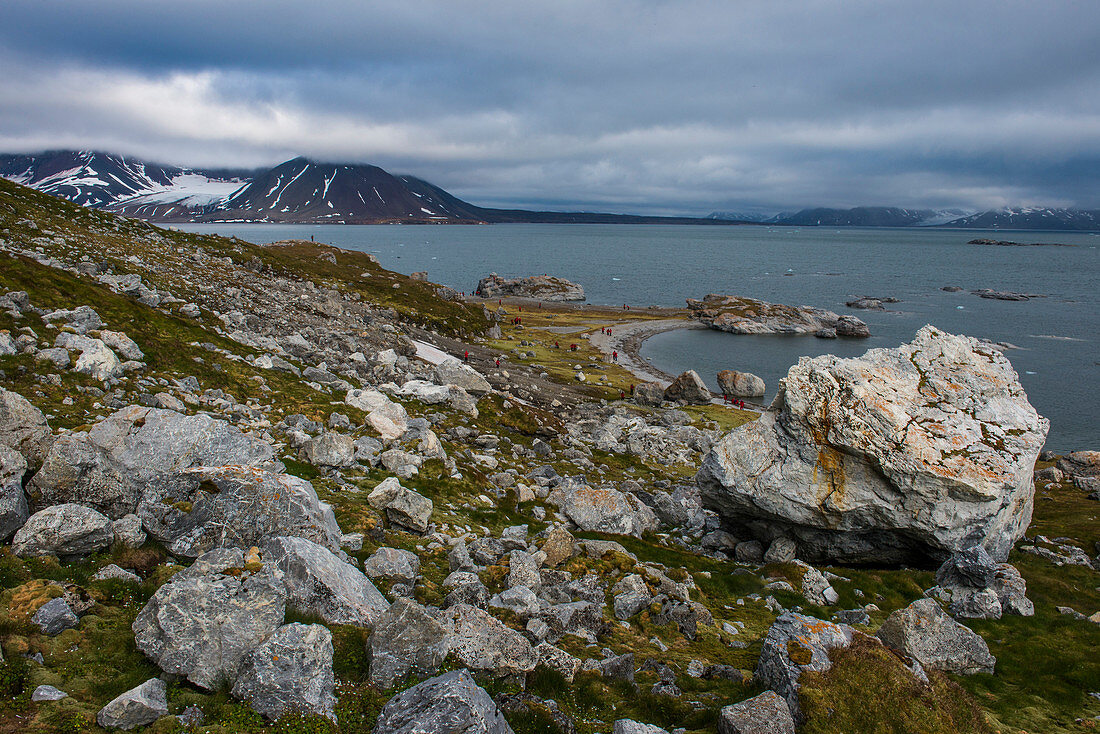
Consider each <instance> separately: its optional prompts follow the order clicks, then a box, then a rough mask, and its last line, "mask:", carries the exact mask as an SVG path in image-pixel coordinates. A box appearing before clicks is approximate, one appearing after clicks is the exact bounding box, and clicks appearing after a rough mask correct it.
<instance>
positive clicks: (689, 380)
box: [635, 370, 711, 405]
mask: <svg viewBox="0 0 1100 734" xmlns="http://www.w3.org/2000/svg"><path fill="white" fill-rule="evenodd" d="M635 392H637V390H635ZM710 398H711V395H710V390H709V389H708V388H707V386H706V384H705V383H704V382H703V378H702V377H699V373H698V372H696V371H695V370H688V371H687V372H683V373H681V374H680V376H679V377H677V378H676V379H675V380H673V381H672V384H671V385H669V386H668V387H666V388H665V392H664V399H665V400H670V401H672V402H677V403H689V404H692V405H706V404H707V403H709V402H710Z"/></svg>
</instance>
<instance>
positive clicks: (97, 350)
mask: <svg viewBox="0 0 1100 734" xmlns="http://www.w3.org/2000/svg"><path fill="white" fill-rule="evenodd" d="M54 346H55V347H58V348H60V349H72V350H74V351H78V352H80V356H79V357H77V358H76V364H74V365H73V367H72V369H73V371H74V372H80V373H81V374H85V375H88V376H89V377H91V378H92V379H93V380H111V379H114V378H115V377H118V376H120V375H121V374H122V373H123V372H124V371H125V370H123V367H122V360H120V359H119V358H118V355H117V354H115V353H114V351H112V350H111V348H110V347H108V346H107V345H106V344H104V343H103V341H101V340H100V339H93V338H92V337H89V336H81V335H79V334H70V333H68V332H63V333H61V334H58V336H57V340H56V341H55V342H54Z"/></svg>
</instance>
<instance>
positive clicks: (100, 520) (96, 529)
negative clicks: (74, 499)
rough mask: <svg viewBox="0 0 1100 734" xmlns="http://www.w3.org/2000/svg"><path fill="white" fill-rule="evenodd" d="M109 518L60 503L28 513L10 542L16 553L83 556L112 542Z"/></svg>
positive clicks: (89, 509) (19, 554) (88, 509)
mask: <svg viewBox="0 0 1100 734" xmlns="http://www.w3.org/2000/svg"><path fill="white" fill-rule="evenodd" d="M113 538H114V534H113V533H112V532H111V521H110V519H109V518H107V517H106V516H105V515H103V514H101V513H98V512H96V511H95V510H93V509H92V508H90V507H84V506H83V505H76V504H71V503H68V504H63V505H54V506H53V507H47V508H46V509H44V510H41V511H40V512H36V513H34V514H33V515H31V516H30V518H29V519H28V520H27V522H26V523H25V524H24V525H23V527H21V528H19V530H18V531H17V532H16V533H15V537H14V538H12V541H11V549H12V552H13V553H15V555H17V556H22V557H24V558H27V557H29V556H49V555H53V556H86V555H88V554H90V553H95V552H96V551H98V550H103V549H104V548H106V547H107V546H109V545H110V544H111V540H112V539H113Z"/></svg>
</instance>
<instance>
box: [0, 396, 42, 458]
mask: <svg viewBox="0 0 1100 734" xmlns="http://www.w3.org/2000/svg"><path fill="white" fill-rule="evenodd" d="M53 442H54V437H53V433H52V432H51V431H50V424H49V423H47V422H46V416H44V415H42V411H41V410H39V409H38V408H36V407H34V406H33V405H31V404H30V402H29V401H28V400H27V399H26V398H24V397H23V396H22V395H20V394H19V393H16V392H12V391H11V390H5V389H4V388H2V387H0V444H2V445H4V446H7V447H9V448H12V449H15V450H16V451H18V452H19V453H20V454H22V455H23V458H24V459H26V460H27V465H28V466H29V467H30V468H31V469H36V468H38V467H39V466H41V465H42V461H43V459H45V458H46V454H47V453H49V450H50V446H52V445H53Z"/></svg>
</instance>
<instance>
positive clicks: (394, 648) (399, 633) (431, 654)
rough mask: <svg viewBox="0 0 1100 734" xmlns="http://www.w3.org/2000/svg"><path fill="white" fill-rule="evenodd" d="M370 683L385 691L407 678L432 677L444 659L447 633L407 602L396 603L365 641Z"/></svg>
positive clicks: (417, 606) (414, 605)
mask: <svg viewBox="0 0 1100 734" xmlns="http://www.w3.org/2000/svg"><path fill="white" fill-rule="evenodd" d="M367 652H368V653H369V655H370V682H371V684H373V685H374V686H375V687H377V688H379V689H380V690H385V689H387V688H389V687H390V686H392V685H393V684H394V683H397V682H399V681H401V680H403V679H404V678H405V677H406V676H408V675H416V676H425V675H433V674H434V673H435V672H436V671H438V670H439V666H440V665H442V664H443V659H444V658H445V657H447V632H446V630H444V628H443V626H442V625H440V623H439V622H438V621H436V619H435V618H434V617H433V616H431V615H429V614H428V612H427V610H425V609H424V607H422V606H421V605H419V604H417V603H416V602H415V601H412V600H411V599H403V598H401V599H397V600H396V601H394V603H393V604H392V605H391V606H390V608H389V609H388V610H387V611H386V612H385V613H384V614H383V615H382V616H381V617H380V618H379V620H378V623H377V624H376V625H375V627H374V629H373V630H372V631H371V636H370V639H369V640H368V641H367Z"/></svg>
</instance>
